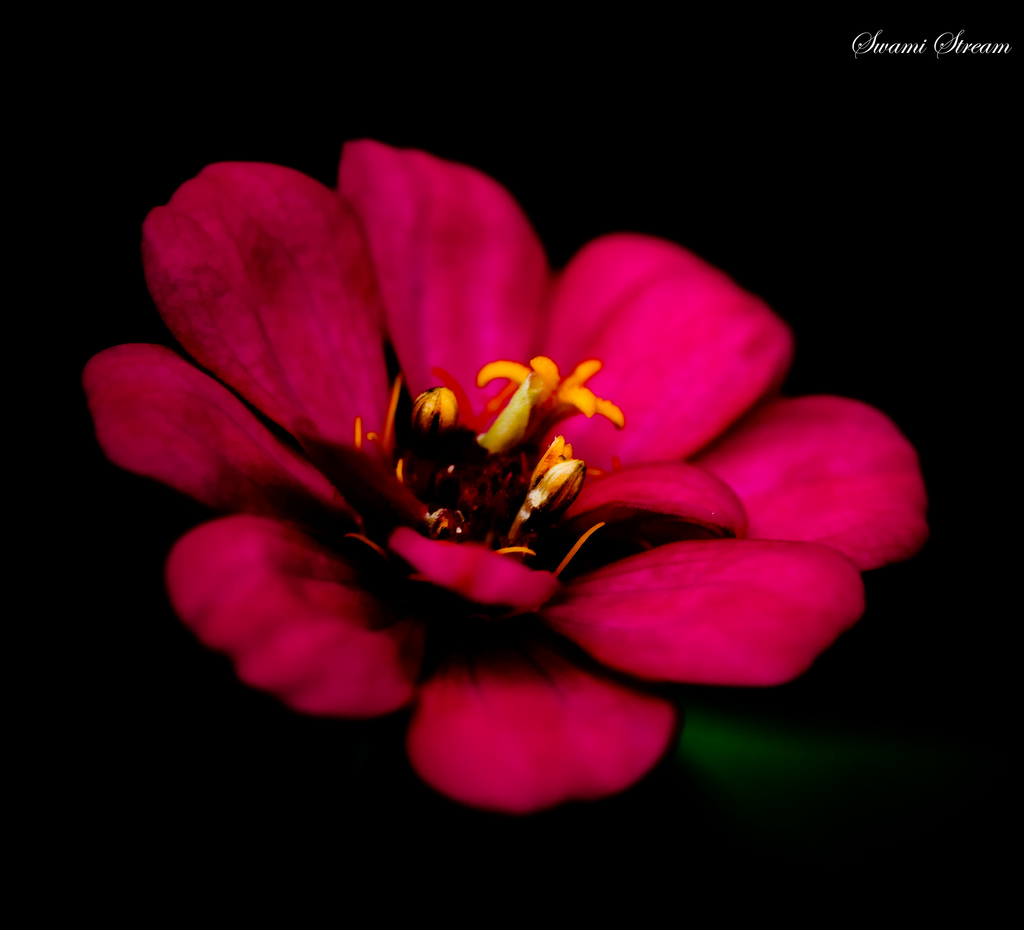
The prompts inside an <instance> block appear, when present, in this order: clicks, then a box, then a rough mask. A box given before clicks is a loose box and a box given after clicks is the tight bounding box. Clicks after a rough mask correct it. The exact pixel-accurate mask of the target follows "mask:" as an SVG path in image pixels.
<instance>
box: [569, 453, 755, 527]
mask: <svg viewBox="0 0 1024 930" xmlns="http://www.w3.org/2000/svg"><path fill="white" fill-rule="evenodd" d="M659 514H661V515H665V516H671V517H675V518H677V519H679V520H682V521H684V522H686V523H690V524H695V525H697V526H701V527H705V528H707V529H709V530H711V531H712V532H713V533H714V534H715V535H717V536H743V535H744V534H745V532H746V527H747V517H746V514H745V513H744V512H743V505H742V504H741V503H740V501H739V498H737V497H736V495H735V494H733V492H732V490H731V489H730V488H729V486H728V485H726V484H725V483H724V482H722V481H720V480H719V479H717V478H716V477H715V476H714V475H712V474H710V473H709V472H706V471H704V470H703V469H701V468H696V467H694V466H693V465H687V464H685V463H684V462H660V463H657V464H654V465H637V466H634V467H632V468H624V469H622V470H621V471H617V472H611V473H609V474H607V475H603V476H602V477H600V478H597V479H596V480H592V479H589V478H588V479H587V483H586V484H585V485H584V487H583V490H582V491H581V492H580V495H579V497H577V498H576V500H575V501H574V502H573V505H572V507H570V508H569V510H568V511H567V512H566V515H565V519H566V520H569V521H573V522H574V524H576V525H578V526H579V528H580V531H581V532H583V531H586V530H587V529H588V528H589V527H591V526H593V525H594V523H596V522H598V521H599V520H604V521H606V522H611V521H614V520H620V519H632V518H636V517H642V516H644V515H649V516H656V515H659Z"/></svg>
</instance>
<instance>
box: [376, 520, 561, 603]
mask: <svg viewBox="0 0 1024 930" xmlns="http://www.w3.org/2000/svg"><path fill="white" fill-rule="evenodd" d="M388 547H389V548H390V549H392V550H393V551H395V552H397V553H398V554H399V555H400V556H401V557H402V558H403V559H405V560H406V562H408V563H409V564H410V565H411V566H412V567H413V568H414V569H415V570H416V571H417V572H419V574H421V575H422V576H423V577H424V578H425V579H426V580H427V581H430V582H432V583H433V584H436V585H439V586H440V587H442V588H448V589H450V590H452V591H455V592H457V593H458V594H461V595H462V596H463V597H464V598H466V599H467V600H470V601H475V602H476V603H478V604H501V605H505V606H508V607H512V608H516V609H519V610H524V611H529V610H536V609H537V608H538V607H540V605H541V604H543V603H544V602H545V601H546V600H547V599H548V598H549V597H551V595H552V594H554V593H555V591H556V590H557V589H558V582H557V581H556V580H555V578H554V576H553V575H552V574H551V573H550V572H535V571H533V570H531V569H529V568H527V567H526V566H525V565H521V564H520V563H519V562H517V561H516V560H515V559H514V558H511V557H509V556H505V555H497V554H496V553H494V552H492V551H491V550H490V549H487V548H486V547H484V546H478V545H475V544H473V543H461V544H458V543H449V542H440V541H438V540H434V539H426V538H425V537H423V536H420V535H419V533H417V532H415V531H414V530H411V529H408V528H407V527H400V528H399V529H397V530H395V532H394V533H393V534H392V536H391V541H390V542H389V543H388Z"/></svg>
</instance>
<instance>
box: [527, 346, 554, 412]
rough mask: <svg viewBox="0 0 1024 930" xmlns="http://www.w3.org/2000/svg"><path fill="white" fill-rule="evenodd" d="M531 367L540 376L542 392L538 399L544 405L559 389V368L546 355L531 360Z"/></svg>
mask: <svg viewBox="0 0 1024 930" xmlns="http://www.w3.org/2000/svg"><path fill="white" fill-rule="evenodd" d="M530 367H531V368H532V369H533V370H534V372H535V373H536V374H538V375H540V379H541V392H540V396H539V397H538V398H537V402H538V403H541V404H542V403H544V401H546V400H547V399H548V398H549V397H550V396H551V395H552V394H553V393H554V390H555V388H557V387H558V380H559V374H558V366H557V365H556V364H555V363H554V362H553V361H551V359H549V358H548V357H547V356H546V355H538V356H536V357H535V358H531V359H530Z"/></svg>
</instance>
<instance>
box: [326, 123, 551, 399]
mask: <svg viewBox="0 0 1024 930" xmlns="http://www.w3.org/2000/svg"><path fill="white" fill-rule="evenodd" d="M338 186H339V189H340V191H341V194H342V195H343V196H344V197H345V198H346V199H347V200H348V201H349V202H351V204H352V205H353V207H354V209H355V211H356V212H357V213H358V215H359V218H360V220H362V224H363V228H364V229H365V231H366V236H367V239H368V241H369V244H370V251H371V253H372V255H373V263H374V267H375V268H376V271H377V277H378V280H379V281H380V287H381V293H382V294H383V296H384V304H385V307H386V308H387V321H388V332H389V333H390V335H391V339H392V342H393V344H394V347H395V351H396V353H397V354H398V359H399V361H400V362H401V365H402V371H403V372H404V373H405V376H406V378H407V379H408V383H409V388H410V391H411V392H412V394H413V396H415V395H416V394H417V393H418V392H420V391H422V390H424V389H425V388H427V387H430V386H432V385H436V384H438V383H439V382H438V380H437V378H435V377H434V376H433V375H432V374H431V373H430V371H431V368H432V367H434V366H440V367H441V368H444V369H445V370H446V371H448V372H449V373H450V374H452V375H454V376H455V378H456V379H457V380H458V381H459V382H460V383H461V384H462V386H463V387H464V388H465V389H466V390H467V391H468V392H469V393H470V396H471V397H473V396H475V394H476V389H475V385H476V375H477V372H478V371H479V370H480V368H481V367H482V366H483V365H485V364H486V363H487V362H490V361H493V360H494V359H499V358H510V359H515V360H519V361H526V360H527V359H528V358H530V357H531V355H533V354H536V353H535V352H533V349H534V346H535V342H536V334H537V333H538V326H539V324H540V322H541V311H542V309H543V305H544V299H545V293H546V287H547V260H546V258H545V256H544V251H543V249H542V248H541V245H540V242H539V241H538V240H537V237H536V235H535V234H534V232H533V230H532V229H531V228H530V224H529V222H528V221H527V220H526V217H525V216H524V215H523V213H522V211H521V210H520V209H519V206H518V205H517V204H516V202H515V201H514V200H513V199H512V197H511V196H510V195H509V193H508V192H507V191H506V190H505V189H504V188H503V187H501V185H499V184H498V183H497V182H495V181H493V180H491V179H490V178H489V177H487V176H486V175H483V174H481V173H480V172H478V171H475V170H474V169H472V168H469V167H467V166H465V165H458V164H453V163H452V162H446V161H442V160H440V159H438V158H434V157H433V156H432V155H428V154H426V153H425V152H419V151H414V150H409V149H393V148H389V147H388V146H386V145H381V144H380V143H378V142H371V141H360V142H350V143H348V144H346V145H345V148H344V150H343V152H342V157H341V167H340V170H339V176H338ZM490 393H494V392H493V390H492V391H491V392H490ZM480 396H481V397H483V395H482V394H481V395H480Z"/></svg>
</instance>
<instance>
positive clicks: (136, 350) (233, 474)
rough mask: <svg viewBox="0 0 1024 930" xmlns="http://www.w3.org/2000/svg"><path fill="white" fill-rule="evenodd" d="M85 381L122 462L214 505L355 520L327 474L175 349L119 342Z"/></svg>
mask: <svg viewBox="0 0 1024 930" xmlns="http://www.w3.org/2000/svg"><path fill="white" fill-rule="evenodd" d="M82 381H83V384H84V387H85V393H86V396H87V398H88V401H89V409H90V411H91V412H92V416H93V420H94V422H95V424H96V437H97V439H98V440H99V443H100V446H101V447H102V448H103V451H104V452H105V453H106V454H107V456H108V457H109V458H110V459H111V461H113V462H114V463H115V464H117V465H120V466H121V467H122V468H127V469H128V470H129V471H134V472H137V473H139V474H141V475H146V476H147V477H149V478H156V479H157V480H158V481H162V482H164V483H165V484H169V485H170V486H171V487H173V488H176V489H177V490H179V491H181V492H182V493H184V494H188V495H189V496H190V497H194V498H195V499H196V500H198V501H201V502H202V503H204V504H206V505H207V506H209V507H213V508H214V509H216V510H226V511H235V512H249V513H260V514H266V515H268V516H276V517H280V518H282V519H289V520H295V521H299V522H303V523H312V524H318V523H319V524H322V523H323V522H324V521H325V520H331V519H333V520H338V519H339V518H341V519H344V520H346V521H349V522H351V521H352V520H354V518H355V515H354V514H353V513H352V511H350V510H349V508H348V507H347V506H346V504H345V503H344V502H343V501H342V500H341V499H340V498H339V497H338V495H337V493H336V492H335V490H334V488H333V487H332V486H331V485H330V484H329V483H328V482H327V480H326V479H325V478H324V476H323V475H321V474H320V472H318V471H317V470H316V469H315V468H313V466H312V465H310V463H309V462H307V461H306V460H305V459H304V458H302V457H301V456H299V455H297V454H296V453H295V452H293V451H292V450H290V449H289V448H287V447H286V446H284V445H283V444H282V443H281V442H279V441H278V440H277V439H275V438H274V437H273V436H272V435H271V434H270V432H269V431H268V430H267V428H266V427H265V426H263V424H261V423H260V422H259V421H258V420H257V419H256V417H255V416H253V415H252V414H251V413H250V412H249V411H248V410H246V409H245V407H244V406H243V405H242V403H241V402H240V401H239V400H238V399H237V398H236V397H234V396H233V395H232V394H231V392H230V391H228V390H227V389H226V388H224V387H223V386H221V385H220V384H218V383H217V382H216V381H214V380H213V379H212V378H210V377H208V376H207V375H205V374H203V373H202V372H201V371H199V370H198V369H196V368H194V367H193V366H192V365H189V364H188V363H187V362H186V361H184V360H183V359H182V358H180V357H179V356H177V355H175V354H174V352H172V351H171V350H170V349H167V348H164V347H163V346H154V345H122V346H115V347H114V348H112V349H107V350H106V351H104V352H100V354H99V355H96V356H94V357H93V358H92V359H90V361H89V363H88V365H86V367H85V372H84V374H83V377H82Z"/></svg>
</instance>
